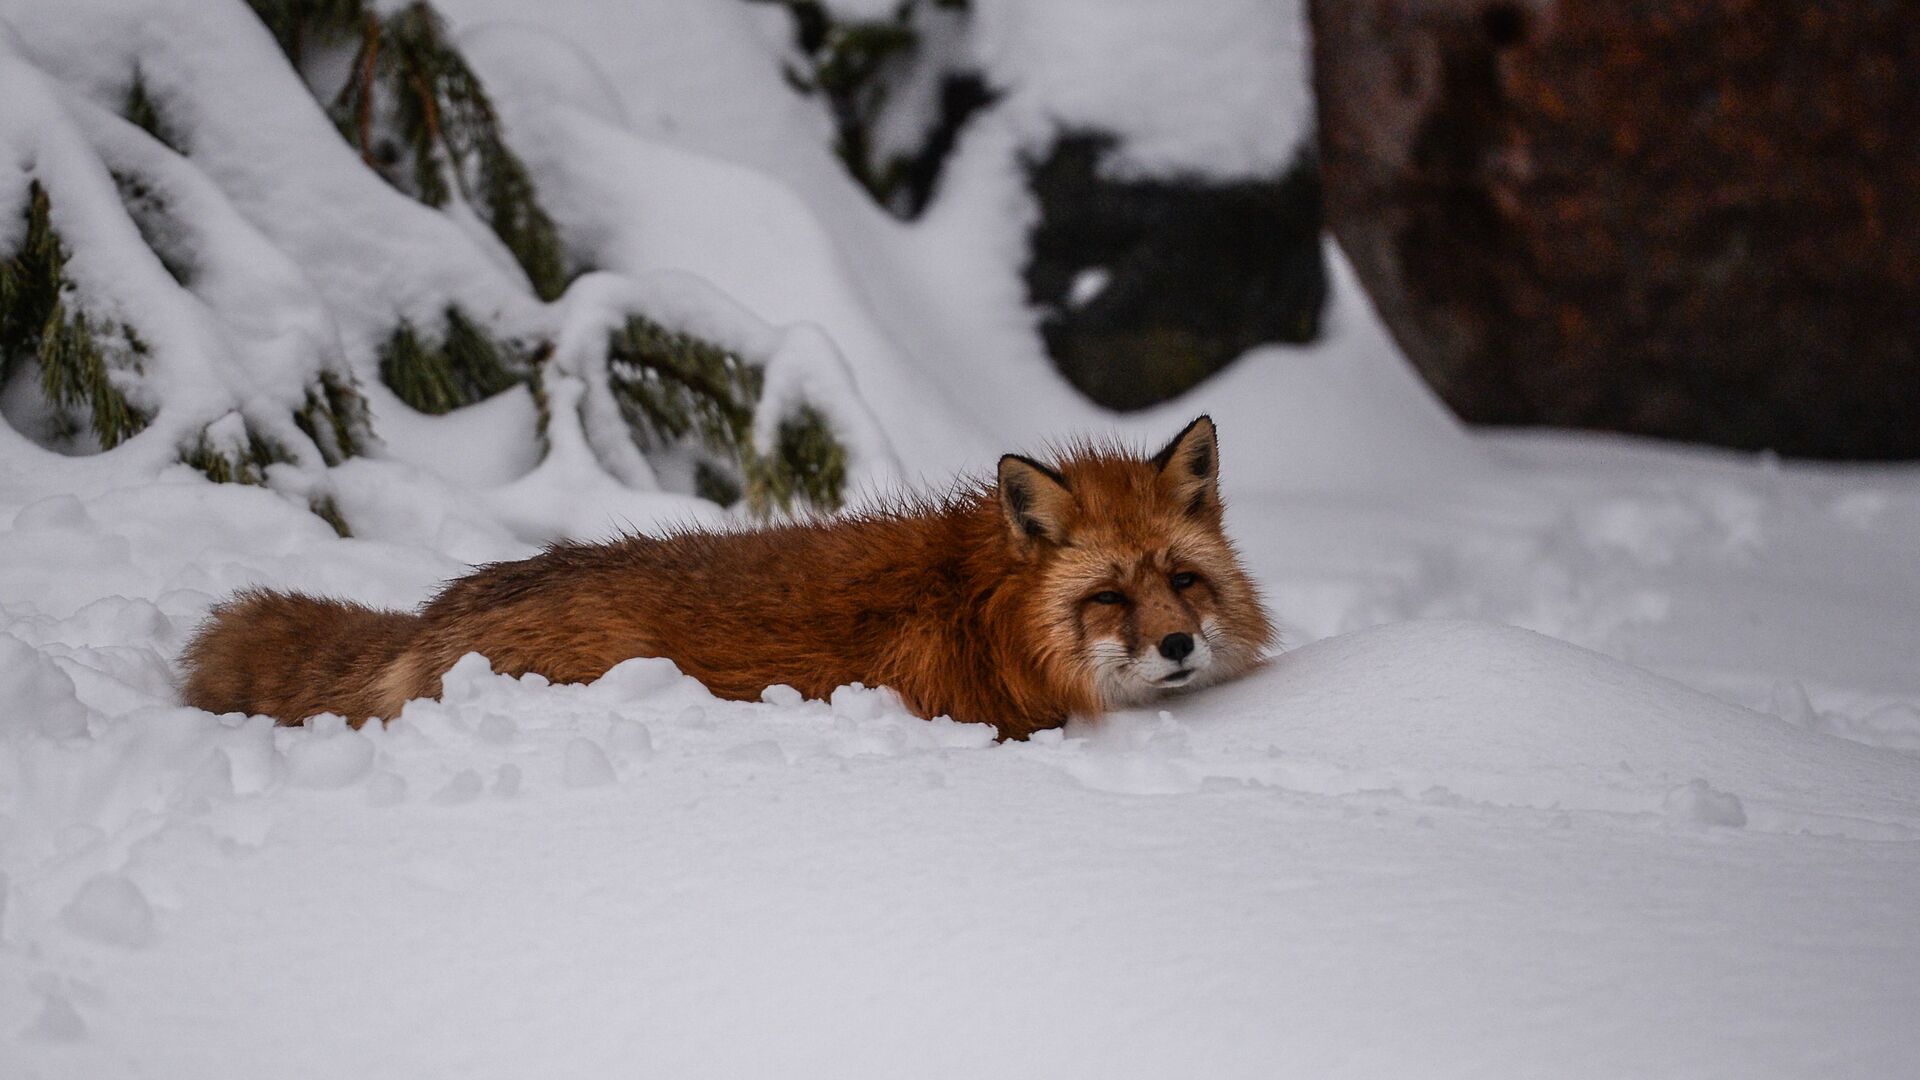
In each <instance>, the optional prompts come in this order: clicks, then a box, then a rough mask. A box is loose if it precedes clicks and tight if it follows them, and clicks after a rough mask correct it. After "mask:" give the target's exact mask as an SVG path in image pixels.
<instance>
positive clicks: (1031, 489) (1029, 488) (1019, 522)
mask: <svg viewBox="0 0 1920 1080" xmlns="http://www.w3.org/2000/svg"><path fill="white" fill-rule="evenodd" d="M1000 512H1001V513H1002V514H1003V515H1005V517H1006V519H1007V528H1008V529H1010V530H1012V532H1013V538H1014V542H1015V543H1016V544H1028V543H1033V542H1036V541H1045V542H1047V543H1050V544H1059V543H1064V542H1065V541H1066V539H1067V520H1068V518H1069V517H1070V516H1071V515H1072V512H1073V492H1071V491H1069V490H1068V489H1067V480H1066V477H1064V476H1061V475H1060V474H1059V473H1057V472H1054V471H1053V470H1052V469H1049V468H1047V467H1046V466H1045V465H1042V464H1040V463H1039V462H1037V461H1034V460H1033V459H1032V458H1024V457H1021V456H1020V455H1018V454H1008V455H1007V456H1005V457H1003V458H1001V459H1000Z"/></svg>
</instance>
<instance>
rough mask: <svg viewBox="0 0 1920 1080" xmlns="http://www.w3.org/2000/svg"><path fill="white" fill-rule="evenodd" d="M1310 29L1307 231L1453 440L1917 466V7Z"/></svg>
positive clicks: (1548, 2)
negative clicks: (1368, 304)
mask: <svg viewBox="0 0 1920 1080" xmlns="http://www.w3.org/2000/svg"><path fill="white" fill-rule="evenodd" d="M1311 19H1312V23H1313V37H1314V67H1315V76H1314V84H1315V85H1314V89H1315V94H1316V98H1317V103H1318V109H1319V121H1320V154H1321V169H1322V177H1323V180H1324V184H1325V189H1326V196H1325V198H1326V204H1327V215H1328V220H1329V224H1330V225H1331V227H1332V228H1333V231H1334V232H1335V234H1336V235H1337V236H1338V238H1339V240H1340V242H1341V244H1342V246H1343V247H1344V248H1345V249H1346V251H1347V252H1348V253H1349V255H1350V256H1351V257H1352V259H1353V262H1354V265H1355V268H1356V270H1357V271H1358V273H1359V275H1360V278H1361V280H1362V282H1363V283H1364V284H1365V286H1366V288H1367V290H1368V292H1369V293H1370V294H1371V296H1372V297H1373V299H1374V301H1375V303H1376V304H1377V305H1378V307H1379V309H1380V312H1381V314H1382V316H1383V317H1384V318H1385V320H1386V322H1387V324H1388V326H1389V327H1390V328H1391V329H1392V331H1393V333H1394V335H1395V337H1396V338H1397V339H1398V340H1399V342H1400V344H1401V346H1402V347H1403V348H1404V349H1405V350H1406V352H1407V354H1408V356H1409V357H1410V358H1411V359H1412V361H1413V362H1414V364H1415V365H1416V366H1417V367H1419V369H1420V370H1421V371H1422V372H1423V373H1424V374H1425V375H1426V376H1427V378H1428V379H1429V380H1430V381H1432V382H1433V384H1434V385H1435V387H1436V388H1437V389H1438V390H1439V391H1440V393H1441V394H1442V396H1443V397H1445V398H1446V400H1447V401H1448V402H1449V403H1450V404H1451V405H1452V406H1453V407H1454V408H1455V409H1456V410H1458V411H1459V412H1460V413H1461V415H1462V416H1464V417H1466V418H1467V419H1469V420H1474V421H1483V422H1492V423H1510V424H1556V425H1570V426H1578V427H1593V428H1609V429H1616V430H1622V431H1630V432H1639V433H1644V434H1650V435H1658V436H1667V437H1673V438H1683V439H1698V440H1704V441H1709V442H1715V443H1720V444H1724V445H1728V446H1735V447H1744V448H1753V449H1758V448H1771V449H1774V450H1777V451H1780V452H1782V453H1786V454H1794V455H1811V456H1828V457H1920V80H1916V78H1915V72H1916V71H1920V9H1916V8H1915V7H1914V6H1913V5H1912V4H1911V3H1907V2H1893V0H1880V2H1872V0H1865V2H1856V3H1848V4H1783V3H1768V2H1765V0H1751V2H1739V0H1535V2H1514V0H1313V3H1312V6H1311Z"/></svg>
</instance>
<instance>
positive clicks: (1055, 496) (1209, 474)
mask: <svg viewBox="0 0 1920 1080" xmlns="http://www.w3.org/2000/svg"><path fill="white" fill-rule="evenodd" d="M1054 457H1055V460H1054V461H1053V462H1052V463H1051V464H1045V463H1042V462H1041V461H1039V460H1036V459H1034V458H1031V457H1027V456H1023V455H1019V454H1008V455H1006V456H1004V457H1002V458H1001V459H1000V461H999V466H998V469H997V472H996V474H995V477H994V479H993V481H992V482H991V483H987V482H984V481H974V482H971V483H962V484H960V485H958V486H956V487H955V488H954V489H953V490H952V491H951V492H949V493H948V494H947V495H945V496H940V497H928V496H908V497H905V498H902V499H896V500H895V501H894V502H892V503H891V504H884V505H880V506H878V507H875V508H870V509H866V510H861V511H855V512H851V513H847V514H844V515H840V516H821V517H816V518H812V519H802V520H795V521H792V522H789V523H784V524H778V525H774V526H770V527H763V528H758V529H749V530H734V531H726V530H718V531H711V530H702V529H696V528H691V527H683V528H680V529H677V530H674V531H670V532H668V533H666V534H665V535H660V536H646V535H628V536H625V537H622V538H619V539H616V540H612V541H609V542H603V543H578V542H560V543H555V544H553V545H551V546H549V547H547V548H546V549H545V550H544V551H543V552H542V553H540V554H538V555H535V556H533V557H531V558H528V559H523V560H519V561H516V562H502V563H493V564H489V565H485V566H481V567H478V568H477V569H475V570H474V571H473V572H472V573H470V574H468V575H467V576H465V577H460V578H456V579H454V580H453V581H451V582H450V583H448V584H446V585H445V586H444V587H443V588H441V590H440V591H439V592H438V594H437V595H435V596H433V597H432V598H431V599H430V600H429V601H427V603H426V604H425V605H423V606H422V607H421V608H419V609H418V610H417V611H414V612H400V611H385V610H377V609H374V608H369V607H365V606H362V605H359V604H355V603H351V602H349V601H345V600H336V599H327V598H321V597H315V596H308V595H303V594H300V593H292V592H276V591H271V590H265V589H258V588H255V589H248V590H242V591H241V592H239V593H237V594H236V595H235V596H234V597H232V598H231V599H230V600H228V601H227V602H225V603H223V604H220V605H218V606H216V607H215V608H213V609H212V611H211V613H210V615H209V618H208V619H207V621H206V622H205V623H204V624H202V626H201V627H200V628H199V629H198V631H197V632H196V634H195V635H194V637H193V638H192V640H191V641H190V642H189V643H188V645H187V647H186V649H185V650H184V652H183V653H182V656H181V666H182V669H183V671H184V680H183V688H182V697H183V699H184V700H185V702H186V703H187V704H188V705H192V706H195V707H198V708H201V709H206V710H208V711H210V712H214V713H245V714H249V715H266V716H271V717H273V718H275V719H276V721H277V722H278V723H281V724H287V725H298V724H300V723H302V722H304V720H305V719H307V718H310V717H313V716H317V715H319V714H322V713H332V714H336V715H338V716H342V717H345V718H346V720H347V721H348V723H349V724H351V725H352V726H353V727H355V728H359V727H360V726H361V725H363V724H364V723H365V722H366V721H368V720H370V719H375V718H380V719H382V720H383V722H384V721H387V720H391V719H393V718H395V717H397V716H398V715H399V714H400V710H401V707H402V706H403V705H404V704H405V703H406V702H407V701H409V700H412V699H415V698H431V697H437V696H438V695H439V693H440V678H441V675H442V673H444V672H445V671H447V669H448V668H450V667H452V666H453V664H454V662H455V661H457V660H459V659H460V658H461V657H462V656H464V655H465V654H467V653H469V652H477V653H480V654H482V655H484V656H485V657H487V658H488V660H489V661H490V662H491V664H492V666H493V669H494V670H495V671H496V672H499V673H502V674H508V675H515V676H519V675H525V674H529V673H537V674H539V675H542V676H545V677H546V678H547V679H549V680H551V681H553V682H562V683H578V682H590V681H592V680H594V679H596V678H598V677H600V676H601V675H602V674H604V673H605V672H606V671H607V670H608V669H610V668H612V667H613V666H614V665H615V664H618V663H620V662H621V661H623V660H626V659H629V658H632V657H642V656H647V657H666V658H668V659H670V660H672V661H673V662H674V663H675V664H677V665H678V666H679V668H680V670H681V671H682V672H684V673H686V674H688V675H691V676H693V677H694V678H696V679H698V680H699V681H700V682H702V683H704V684H705V685H706V686H707V688H708V690H709V691H711V692H712V693H713V694H714V695H716V696H718V697H721V698H728V699H734V700H748V701H751V700H759V699H760V698H761V696H762V694H763V692H764V691H765V690H766V688H767V687H769V686H772V685H775V684H782V683H784V684H786V685H788V686H791V687H793V688H794V689H796V690H798V691H800V692H801V693H802V694H804V695H806V696H807V697H812V698H824V697H827V696H828V695H829V694H830V693H831V692H832V691H833V690H834V689H836V688H837V687H840V686H842V685H846V684H850V683H860V684H863V685H866V686H872V687H887V688H890V689H891V690H892V691H893V692H894V693H896V694H897V695H898V696H899V698H900V700H901V701H902V703H903V704H904V705H905V706H906V708H907V709H909V710H910V711H912V712H913V713H914V714H916V715H918V716H920V717H923V718H933V717H939V716H946V717H949V718H951V719H953V720H956V721H960V722H963V723H983V724H989V725H992V726H993V727H994V729H995V730H996V731H997V732H998V734H999V737H1000V738H1002V739H1014V740H1022V739H1026V738H1027V737H1028V736H1030V735H1032V734H1033V733H1035V732H1037V731H1043V730H1046V729H1050V728H1058V727H1061V726H1063V725H1065V724H1066V723H1067V722H1068V721H1069V720H1070V719H1071V718H1074V717H1083V718H1087V719H1093V718H1096V717H1098V716H1099V715H1101V714H1103V713H1105V712H1107V711H1109V710H1113V709H1118V708H1125V707H1130V706H1135V705H1139V704H1143V703H1145V702H1148V701H1151V700H1154V699H1157V698H1159V697H1161V696H1163V695H1167V694H1171V693H1178V692H1184V691H1191V690H1194V689H1196V688H1199V687H1203V686H1209V685H1212V684H1215V683H1218V682H1221V681H1223V680H1226V679H1229V678H1232V677H1234V676H1237V675H1240V674H1242V673H1244V672H1246V671H1247V670H1249V669H1250V668H1252V667H1254V666H1255V665H1257V664H1258V663H1260V662H1261V661H1262V660H1263V659H1264V656H1265V653H1266V651H1267V649H1268V647H1269V645H1271V644H1272V642H1273V639H1274V630H1273V626H1272V623H1271V621H1270V619H1269V616H1268V614H1267V610H1266V605H1265V603H1264V601H1263V599H1262V596H1261V593H1260V591H1259V589H1258V588H1257V586H1256V585H1255V584H1254V582H1253V580H1252V578H1251V577H1250V576H1249V575H1248V573H1247V571H1246V569H1245V568H1244V567H1243V566H1242V564H1241V561H1240V556H1239V553H1238V551H1237V550H1236V548H1235V547H1234V545H1233V543H1232V542H1231V541H1230V540H1229V539H1228V538H1227V535H1226V532H1225V529H1224V522H1223V514H1224V510H1225V507H1224V505H1223V504H1222V501H1221V497H1220V482H1219V472H1220V454H1219V442H1218V438H1217V433H1216V431H1215V428H1214V424H1213V421H1212V419H1210V418H1209V417H1206V416H1202V417H1200V418H1198V419H1196V420H1194V421H1193V422H1192V423H1191V424H1189V425H1187V427H1186V428H1185V429H1184V430H1182V431H1181V432H1180V434H1179V435H1177V436H1176V437H1175V438H1174V439H1173V441H1171V442H1169V443H1168V444H1167V445H1166V446H1165V447H1164V448H1163V449H1161V450H1160V451H1159V452H1158V453H1155V454H1153V455H1151V456H1146V455H1142V454H1139V453H1137V452H1130V451H1128V450H1126V449H1123V448H1120V447H1118V446H1116V445H1113V444H1096V443H1092V442H1088V441H1080V442H1077V443H1072V444H1068V445H1067V446H1066V447H1064V448H1063V449H1061V450H1060V451H1058V452H1057V453H1056V454H1055V455H1054Z"/></svg>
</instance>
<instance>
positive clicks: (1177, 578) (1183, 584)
mask: <svg viewBox="0 0 1920 1080" xmlns="http://www.w3.org/2000/svg"><path fill="white" fill-rule="evenodd" d="M1199 580H1200V575H1199V574H1195V573H1190V572H1188V571H1184V570H1183V571H1181V572H1180V573H1178V574H1175V575H1173V578H1172V579H1171V582H1170V583H1171V584H1172V585H1173V587H1174V588H1175V589H1184V588H1187V587H1188V586H1190V585H1192V584H1193V583H1194V582H1196V581H1199Z"/></svg>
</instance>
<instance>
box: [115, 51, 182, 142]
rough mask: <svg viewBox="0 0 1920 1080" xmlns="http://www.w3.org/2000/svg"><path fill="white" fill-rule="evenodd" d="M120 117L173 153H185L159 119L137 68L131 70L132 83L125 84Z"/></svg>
mask: <svg viewBox="0 0 1920 1080" xmlns="http://www.w3.org/2000/svg"><path fill="white" fill-rule="evenodd" d="M120 115H121V116H124V117H126V118H127V120H128V122H130V123H132V124H133V125H134V126H135V127H137V128H139V129H140V130H141V131H144V132H146V133H147V134H149V135H151V136H153V137H154V138H156V139H158V140H160V142H161V143H162V144H164V145H165V146H166V147H167V149H169V150H172V151H173V152H174V153H176V154H184V153H185V152H186V151H185V150H183V149H181V147H180V143H179V140H178V139H177V138H176V137H175V136H174V134H173V133H172V132H171V131H170V130H168V129H167V127H166V125H165V122H164V121H163V120H162V119H161V117H160V109H159V107H158V106H157V105H156V104H155V103H154V100H153V98H152V97H151V96H149V95H148V93H147V81H146V79H145V78H144V77H142V76H141V74H140V69H139V68H137V67H136V68H134V69H133V81H132V82H130V83H128V84H127V99H126V101H125V102H123V103H122V104H121V106H120Z"/></svg>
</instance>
